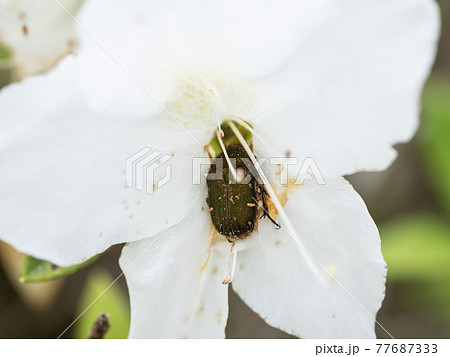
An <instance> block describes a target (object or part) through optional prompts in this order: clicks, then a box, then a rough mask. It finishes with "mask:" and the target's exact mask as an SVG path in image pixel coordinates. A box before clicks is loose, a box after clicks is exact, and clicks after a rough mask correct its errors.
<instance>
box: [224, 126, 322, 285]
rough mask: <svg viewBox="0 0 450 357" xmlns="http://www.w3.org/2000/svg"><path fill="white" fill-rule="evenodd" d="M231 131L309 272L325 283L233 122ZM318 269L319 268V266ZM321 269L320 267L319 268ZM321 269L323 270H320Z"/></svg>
mask: <svg viewBox="0 0 450 357" xmlns="http://www.w3.org/2000/svg"><path fill="white" fill-rule="evenodd" d="M228 123H229V125H230V128H231V130H233V132H234V134H235V135H236V137H237V138H238V139H239V142H240V143H241V145H242V146H243V147H244V149H245V151H246V152H247V154H248V156H249V157H250V160H252V163H253V165H254V166H255V169H256V170H257V171H258V174H259V176H260V177H261V179H262V181H263V183H264V185H265V188H266V189H267V191H268V193H269V197H270V198H271V199H272V201H273V203H274V204H275V208H276V209H277V211H278V214H279V215H280V216H281V218H282V220H283V222H284V225H285V227H286V232H287V233H288V234H289V235H290V236H291V238H292V239H293V240H294V241H295V242H296V243H297V246H298V248H299V251H300V253H301V254H302V255H303V257H304V259H305V261H306V263H307V264H308V266H309V268H310V269H311V271H312V272H313V273H314V274H315V275H316V277H317V278H318V279H319V280H320V281H322V282H323V283H325V275H324V274H323V273H322V272H321V271H320V270H319V269H317V265H318V263H316V262H314V261H313V259H312V257H311V255H310V253H309V252H308V251H307V250H306V248H305V246H304V245H303V243H302V241H301V239H300V237H299V236H298V235H297V233H296V231H295V229H294V227H293V226H292V223H291V221H290V220H289V218H288V216H287V215H286V212H285V211H284V209H283V206H282V204H281V203H280V200H279V199H278V197H277V195H276V193H275V191H274V190H273V188H272V186H271V184H270V182H269V180H268V179H267V177H266V175H265V174H264V171H263V170H262V169H261V166H260V165H259V164H258V161H257V160H256V157H255V155H254V154H253V152H252V150H251V149H250V147H249V146H248V144H247V142H246V141H245V139H244V137H243V136H242V134H241V132H240V131H239V129H238V128H237V127H236V125H235V124H234V122H233V121H231V120H230V121H228ZM319 267H321V266H320V265H319ZM321 268H322V267H321ZM322 269H323V268H322Z"/></svg>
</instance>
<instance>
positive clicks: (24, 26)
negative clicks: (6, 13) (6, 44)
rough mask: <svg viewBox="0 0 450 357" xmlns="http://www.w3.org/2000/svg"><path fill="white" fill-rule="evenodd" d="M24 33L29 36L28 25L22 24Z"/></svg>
mask: <svg viewBox="0 0 450 357" xmlns="http://www.w3.org/2000/svg"><path fill="white" fill-rule="evenodd" d="M22 33H23V34H24V35H25V36H28V26H27V25H25V24H24V25H22Z"/></svg>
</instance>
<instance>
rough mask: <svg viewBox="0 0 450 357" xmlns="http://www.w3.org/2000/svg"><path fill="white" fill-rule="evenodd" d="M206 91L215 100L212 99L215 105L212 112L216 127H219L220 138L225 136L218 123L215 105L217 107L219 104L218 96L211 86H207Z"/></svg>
mask: <svg viewBox="0 0 450 357" xmlns="http://www.w3.org/2000/svg"><path fill="white" fill-rule="evenodd" d="M208 92H209V94H211V96H212V97H213V98H214V99H215V101H214V104H215V105H214V113H215V115H216V121H217V127H218V128H219V129H218V131H219V135H220V137H221V138H223V137H224V136H225V133H224V132H223V130H222V126H221V125H220V120H219V115H218V114H217V107H218V105H219V103H218V101H219V98H217V96H216V93H214V91H213V90H212V88H209V90H208Z"/></svg>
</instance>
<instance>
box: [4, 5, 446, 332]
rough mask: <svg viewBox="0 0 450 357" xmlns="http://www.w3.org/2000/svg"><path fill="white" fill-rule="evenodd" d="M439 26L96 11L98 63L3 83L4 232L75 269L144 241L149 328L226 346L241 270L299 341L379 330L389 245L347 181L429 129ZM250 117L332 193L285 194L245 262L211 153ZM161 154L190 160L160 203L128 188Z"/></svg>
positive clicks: (394, 17)
mask: <svg viewBox="0 0 450 357" xmlns="http://www.w3.org/2000/svg"><path fill="white" fill-rule="evenodd" d="M438 22H439V21H438V11H437V6H436V4H435V3H434V2H433V1H430V0H398V1H396V2H395V3H394V2H391V1H388V0H383V1H370V0H345V1H331V0H314V1H312V0H311V1H289V2H284V3H283V4H280V3H279V2H275V1H239V2H238V1H228V2H226V3H224V2H221V1H207V2H206V1H200V0H198V1H190V2H182V1H172V2H167V1H153V2H151V3H149V2H132V3H130V2H125V1H114V2H112V1H93V2H90V3H88V4H87V6H86V7H85V9H84V11H83V14H82V16H81V17H80V25H81V26H82V30H80V37H81V38H80V50H79V54H78V55H77V56H76V57H73V56H71V57H67V58H66V59H65V60H63V61H62V62H61V63H60V64H59V65H58V66H57V68H56V69H54V70H52V71H51V72H49V73H48V74H46V75H41V76H36V77H34V78H29V79H27V80H25V81H24V82H23V83H20V84H14V85H11V86H10V87H9V88H6V89H5V90H3V91H2V93H1V94H0V118H1V121H0V125H1V127H0V133H1V134H0V139H1V140H0V157H1V160H0V172H1V177H2V185H0V197H1V201H0V236H1V237H2V238H3V239H4V240H6V241H7V242H10V243H11V244H13V245H14V246H15V247H16V248H17V249H19V250H21V251H23V252H25V253H28V254H32V255H34V256H37V257H39V258H43V259H47V260H50V261H52V262H54V263H56V264H58V265H71V264H75V263H79V262H81V261H84V260H86V259H87V258H89V257H91V256H93V255H94V254H97V253H99V252H102V251H104V250H105V249H106V248H108V247H109V246H111V245H113V244H117V243H122V242H128V244H127V245H126V247H125V248H124V249H123V252H122V257H121V259H120V264H121V267H122V269H123V270H124V272H125V275H126V279H127V282H128V286H129V291H130V298H131V313H132V318H131V331H130V337H223V336H224V328H225V325H226V320H227V314H228V306H227V287H228V285H223V284H222V283H221V281H222V280H223V279H224V278H225V277H226V276H227V275H231V277H232V278H233V283H232V288H233V289H234V290H235V291H236V292H237V293H238V294H239V295H240V296H241V297H242V299H243V300H244V301H245V302H246V303H247V304H248V305H249V306H250V307H251V308H252V309H253V310H255V311H256V312H257V313H258V314H259V315H260V316H261V317H263V318H264V319H265V320H266V321H267V322H268V323H269V324H271V325H273V326H275V327H278V328H280V329H283V330H285V331H287V332H288V333H291V334H294V335H297V336H301V337H335V338H338V337H375V332H374V324H375V320H374V318H375V315H376V312H377V311H378V309H379V307H380V305H381V302H382V300H383V296H384V282H385V273H386V270H385V263H384V261H383V258H382V255H381V251H380V238H379V235H378V231H377V229H376V226H375V224H374V222H373V221H372V219H371V217H370V215H369V213H368V212H367V209H366V207H365V205H364V203H363V201H362V200H361V198H360V197H359V196H358V194H357V193H356V192H355V191H354V190H353V188H352V187H351V186H350V185H349V184H348V183H347V182H346V181H345V180H344V179H343V178H342V176H343V175H347V174H352V173H354V172H357V171H362V170H382V169H385V168H386V167H387V166H388V165H389V164H390V163H391V162H392V160H393V159H394V158H395V156H396V152H395V150H394V149H393V148H392V145H393V144H395V143H398V142H402V141H406V140H409V139H410V138H411V136H412V135H413V133H414V131H415V130H416V128H417V125H418V114H419V107H420V93H421V89H422V85H423V83H424V81H425V79H426V77H427V75H428V72H429V69H430V66H431V64H432V62H433V59H434V54H435V48H436V40H437V34H438ZM236 117H239V118H242V119H244V120H245V121H246V122H247V123H250V124H251V126H252V127H253V129H254V131H255V133H256V134H254V137H253V151H254V152H255V154H256V156H258V157H263V156H269V155H271V154H272V151H271V150H272V149H270V148H272V147H273V148H275V149H276V150H279V151H280V152H285V151H286V150H289V151H290V152H291V155H292V157H298V159H299V161H300V162H302V160H303V159H304V158H305V157H312V158H314V159H315V162H316V163H317V165H318V167H319V168H320V170H321V173H322V175H323V177H324V179H325V181H326V184H325V185H318V184H316V183H315V182H314V181H311V180H309V181H308V180H306V181H304V184H303V185H301V186H300V187H298V188H297V189H295V190H293V191H292V192H289V193H288V194H286V192H284V194H283V192H281V191H277V193H278V194H279V197H278V196H276V195H275V194H273V193H271V191H270V187H271V186H270V185H269V186H266V188H267V190H268V191H269V192H268V193H269V194H270V200H271V201H272V202H273V204H274V205H276V208H277V210H278V213H279V218H280V219H279V223H280V224H281V226H282V229H278V230H277V229H275V228H276V227H275V226H274V224H273V223H272V222H270V220H268V219H265V220H260V221H259V225H258V229H257V230H256V229H255V230H254V231H253V232H252V234H251V235H250V236H248V237H247V238H245V239H243V240H242V241H241V242H242V243H245V244H243V245H242V244H241V242H239V244H238V245H236V247H238V248H236V249H235V250H234V251H233V253H232V255H231V264H229V259H230V251H231V247H232V245H231V244H230V243H229V242H228V241H227V239H226V238H225V237H224V236H221V235H219V234H218V233H217V232H214V229H213V228H212V227H213V225H212V221H211V216H210V212H209V211H210V207H208V205H207V203H206V201H205V199H206V197H207V195H208V193H207V186H206V184H205V183H204V182H203V183H202V184H201V185H193V183H192V175H193V172H192V170H193V169H192V159H193V158H195V157H204V156H205V152H204V147H205V146H207V145H208V144H209V143H210V142H211V140H212V139H213V138H214V137H215V135H216V134H215V133H217V122H219V123H220V124H223V123H225V122H227V120H229V119H230V118H236ZM238 122H239V121H238ZM186 131H187V132H186ZM260 134H262V137H261V140H257V137H258V135H260ZM225 138H226V137H225ZM225 138H224V139H225ZM194 139H195V140H194ZM241 144H242V143H241ZM144 147H150V148H153V149H156V150H159V151H161V152H163V153H165V154H168V155H171V156H173V158H172V159H171V161H170V165H171V169H172V172H171V177H172V179H171V181H170V182H169V183H167V184H166V185H165V186H163V187H161V188H159V189H157V190H156V192H155V194H154V195H148V194H146V193H145V192H141V191H138V190H136V189H134V188H132V187H128V186H127V185H126V177H125V167H126V165H125V163H126V160H127V158H129V157H130V156H132V155H133V154H134V153H136V152H138V151H139V150H141V149H142V148H144ZM250 153H251V151H250ZM162 171H164V170H162ZM163 174H164V173H163V172H162V173H159V171H157V175H156V176H157V177H156V178H161V177H162V176H163ZM265 174H266V175H267V176H268V180H266V181H269V180H270V181H271V180H272V179H273V178H274V177H276V173H275V170H274V168H273V167H270V166H268V167H265ZM158 175H159V176H158ZM283 198H284V199H283ZM286 199H287V201H286ZM277 202H278V205H277ZM281 204H285V205H284V207H281ZM213 208H214V207H213ZM272 212H274V211H273V210H272ZM211 232H212V233H213V234H212V233H211ZM214 233H215V234H214ZM212 235H214V239H213V241H212V243H211V242H210V238H211V236H212ZM297 243H300V244H302V245H303V247H304V248H305V249H306V251H307V252H308V253H309V254H310V255H308V254H306V253H305V252H304V250H303V249H302V248H301V247H299V245H298V244H297ZM208 257H209V258H208ZM319 265H320V266H321V267H323V268H324V269H325V271H327V272H328V273H329V275H327V274H325V273H323V271H322V270H320V268H319ZM230 266H231V267H233V266H235V269H231V270H235V271H234V272H232V271H231V270H230V268H229V267H230ZM330 276H331V277H330Z"/></svg>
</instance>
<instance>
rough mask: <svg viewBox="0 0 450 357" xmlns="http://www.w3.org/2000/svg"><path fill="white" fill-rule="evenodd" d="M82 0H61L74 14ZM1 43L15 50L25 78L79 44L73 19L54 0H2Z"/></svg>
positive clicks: (53, 62) (50, 64) (45, 67)
mask: <svg viewBox="0 0 450 357" xmlns="http://www.w3.org/2000/svg"><path fill="white" fill-rule="evenodd" d="M82 1H83V0H59V1H58V2H59V3H60V4H61V5H62V6H63V7H64V8H65V9H67V10H68V11H69V12H71V13H75V12H76V11H77V10H78V8H79V7H80V5H81V3H82ZM0 42H1V43H4V44H6V45H8V46H9V47H10V48H11V49H12V50H13V52H14V57H13V58H14V62H15V65H16V70H17V75H18V77H19V78H23V77H25V76H27V75H30V74H35V73H39V72H43V71H46V70H48V69H49V68H51V67H53V66H54V65H55V64H56V63H57V62H58V61H59V60H60V59H61V58H62V57H64V56H65V55H67V54H68V53H70V52H72V51H73V50H74V48H75V46H76V42H77V40H76V36H75V29H74V22H73V20H72V19H71V18H70V17H69V16H68V15H67V13H65V12H64V10H63V9H62V8H61V7H60V6H59V5H58V3H57V2H56V1H55V0H40V1H34V0H1V1H0Z"/></svg>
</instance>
